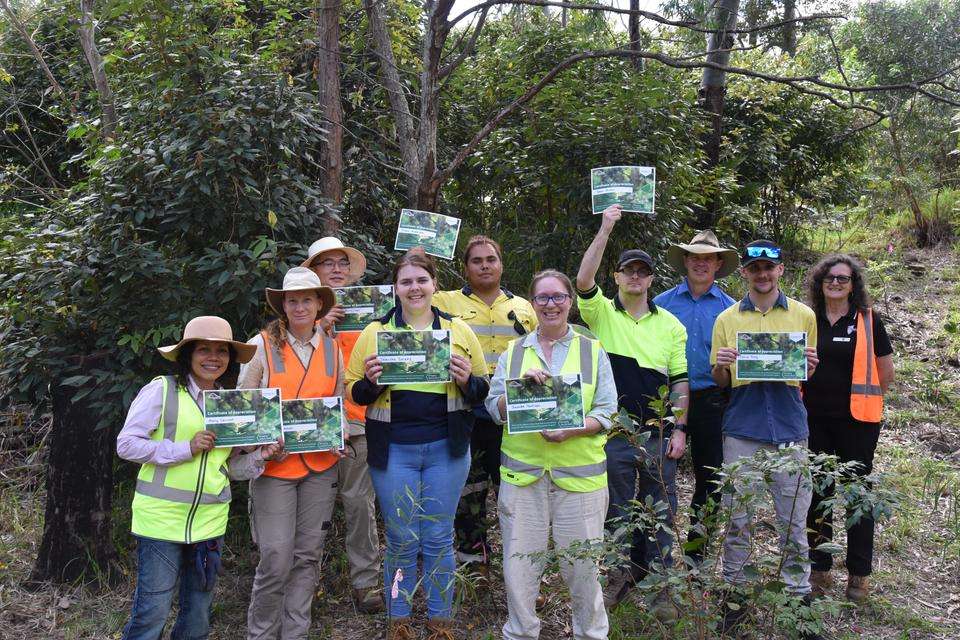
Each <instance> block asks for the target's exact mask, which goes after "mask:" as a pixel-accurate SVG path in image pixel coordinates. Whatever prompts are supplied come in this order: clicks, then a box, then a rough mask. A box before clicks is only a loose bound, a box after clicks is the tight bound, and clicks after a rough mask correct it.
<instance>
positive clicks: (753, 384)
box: [710, 291, 817, 444]
mask: <svg viewBox="0 0 960 640" xmlns="http://www.w3.org/2000/svg"><path fill="white" fill-rule="evenodd" d="M738 331H744V332H753V333H756V332H778V333H779V332H796V331H805V332H806V333H807V344H808V345H811V346H812V345H814V344H816V343H817V319H816V317H815V316H814V313H813V309H811V308H810V307H808V306H807V305H805V304H803V303H802V302H799V301H797V300H794V299H792V298H788V297H787V296H786V295H784V293H783V292H782V291H781V292H780V293H779V295H778V296H777V300H776V302H775V303H774V304H773V306H772V307H771V308H770V309H768V310H767V311H765V312H761V311H759V310H758V309H757V308H756V307H755V306H754V304H753V301H751V300H750V296H749V295H747V296H745V297H744V298H743V300H741V301H740V302H739V304H735V305H733V306H732V307H729V308H728V309H727V310H726V311H724V312H723V313H721V314H720V315H719V316H718V317H717V321H716V322H715V323H714V325H713V347H712V349H711V351H710V363H711V364H716V362H717V351H718V350H719V349H721V348H723V347H732V348H736V346H737V332H738ZM733 374H734V368H733V367H731V368H730V378H731V380H730V383H731V386H732V387H733V390H732V391H731V393H730V403H729V404H728V405H727V409H726V412H725V413H724V414H723V426H722V429H723V433H724V435H728V436H734V437H737V438H744V439H746V440H756V441H758V442H769V443H773V444H782V443H787V442H799V441H801V440H806V439H807V435H808V434H809V430H808V428H807V410H806V409H805V408H804V406H803V401H802V400H801V399H800V389H799V386H800V383H799V382H796V381H792V380H791V381H783V382H780V381H777V382H770V381H750V380H740V379H738V378H736V377H735V376H734V375H733Z"/></svg>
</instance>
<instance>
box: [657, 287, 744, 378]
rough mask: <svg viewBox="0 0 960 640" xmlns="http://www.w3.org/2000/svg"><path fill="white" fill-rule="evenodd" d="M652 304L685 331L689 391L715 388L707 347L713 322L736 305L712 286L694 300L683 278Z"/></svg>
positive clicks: (708, 347)
mask: <svg viewBox="0 0 960 640" xmlns="http://www.w3.org/2000/svg"><path fill="white" fill-rule="evenodd" d="M653 301H654V302H655V303H656V304H657V305H658V306H660V308H662V309H666V310H667V311H669V312H670V313H672V314H673V315H675V316H676V317H677V320H679V321H680V322H681V323H682V324H683V326H684V327H685V328H686V330H687V375H689V376H690V389H691V390H693V391H700V390H702V389H708V388H710V387H715V386H717V383H716V382H714V380H713V375H711V373H710V369H711V366H710V347H711V345H712V342H713V323H714V322H715V321H716V319H717V316H719V315H720V314H721V313H722V312H723V311H724V309H726V308H727V307H729V306H731V305H733V304H736V300H734V299H733V298H731V297H730V296H728V295H727V294H726V293H725V292H724V291H723V289H721V288H720V287H719V286H717V284H716V283H713V284H712V285H711V286H710V288H709V289H707V291H706V292H704V293H703V295H701V296H700V297H699V298H694V297H693V293H691V291H690V283H689V282H688V281H687V279H686V278H684V279H683V281H682V282H681V283H680V284H678V285H677V286H675V287H673V288H672V289H668V290H666V291H664V292H663V293H661V294H660V295H658V296H657V297H656V298H654V299H653Z"/></svg>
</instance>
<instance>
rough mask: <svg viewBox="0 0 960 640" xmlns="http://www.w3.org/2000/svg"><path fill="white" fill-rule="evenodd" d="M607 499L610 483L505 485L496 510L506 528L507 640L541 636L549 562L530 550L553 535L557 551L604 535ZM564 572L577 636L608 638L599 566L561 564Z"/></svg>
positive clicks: (593, 639)
mask: <svg viewBox="0 0 960 640" xmlns="http://www.w3.org/2000/svg"><path fill="white" fill-rule="evenodd" d="M608 502H609V492H608V490H607V488H606V487H604V488H603V489H600V490H598V491H590V492H587V493H575V492H572V491H565V490H563V489H561V488H559V487H558V486H557V485H555V484H553V482H552V481H551V480H550V478H549V477H547V476H544V477H542V478H540V479H539V480H537V481H536V482H534V483H533V484H530V485H527V486H525V487H518V486H516V485H514V484H510V483H509V482H501V483H500V496H499V498H498V501H497V509H498V511H499V513H500V528H501V530H502V532H503V578H504V582H505V583H506V591H507V622H506V624H504V625H503V638H504V640H536V639H537V638H539V637H540V619H539V618H538V617H537V610H536V601H537V594H539V592H540V577H541V576H542V575H543V570H544V564H543V562H534V561H533V560H531V558H530V556H529V554H531V553H534V552H537V551H545V550H546V549H547V545H548V541H549V538H550V537H551V534H552V536H553V546H554V548H556V549H562V548H564V547H567V546H569V545H570V543H572V542H573V541H575V540H594V539H600V538H603V521H604V518H605V517H606V515H607V503H608ZM560 575H561V576H562V577H563V581H564V582H565V583H566V585H567V588H568V589H569V590H570V597H571V599H572V601H573V603H572V604H573V638H574V640H605V639H606V637H607V631H608V628H609V625H608V622H607V611H606V609H604V607H603V591H602V590H601V588H600V581H599V570H598V568H597V564H596V563H595V562H591V561H586V560H584V561H578V562H572V563H571V562H561V563H560Z"/></svg>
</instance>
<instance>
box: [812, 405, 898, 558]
mask: <svg viewBox="0 0 960 640" xmlns="http://www.w3.org/2000/svg"><path fill="white" fill-rule="evenodd" d="M809 425H810V440H809V445H808V446H809V447H810V451H811V453H828V454H831V455H835V456H837V458H839V459H840V462H853V461H856V462H859V463H861V467H860V468H858V469H857V475H859V476H866V475H869V473H870V472H871V471H873V454H874V452H875V451H876V450H877V440H878V439H879V438H880V424H879V423H874V422H859V421H857V420H854V419H853V418H849V417H848V418H817V417H814V416H810V418H809ZM832 495H833V485H831V486H830V488H829V489H828V490H827V491H826V492H825V495H820V494H818V493H816V492H814V494H813V501H812V502H811V503H810V511H809V512H808V513H807V529H809V530H810V531H809V533H808V534H807V539H808V541H809V543H810V562H811V564H812V569H813V570H814V571H829V570H830V567H832V566H833V556H832V555H830V554H829V553H826V552H824V551H816V550H815V549H816V547H817V546H818V545H821V544H823V543H824V542H830V541H832V540H833V512H832V511H831V512H829V513H824V512H823V510H822V509H821V508H820V503H821V502H822V501H823V500H824V499H825V498H827V497H830V496H832ZM873 524H874V523H873V518H872V517H870V516H869V514H865V515H864V516H863V517H861V518H860V521H859V522H857V524H855V525H853V526H852V527H850V528H849V529H847V571H848V572H849V573H850V575H853V576H868V575H870V573H871V572H872V570H873Z"/></svg>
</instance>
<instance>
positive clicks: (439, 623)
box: [424, 618, 456, 640]
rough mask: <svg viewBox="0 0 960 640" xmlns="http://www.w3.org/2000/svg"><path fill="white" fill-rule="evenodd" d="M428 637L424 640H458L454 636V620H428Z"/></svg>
mask: <svg viewBox="0 0 960 640" xmlns="http://www.w3.org/2000/svg"><path fill="white" fill-rule="evenodd" d="M427 632H428V633H427V637H426V638H424V640H456V636H454V635H453V620H451V619H450V618H430V619H429V620H427Z"/></svg>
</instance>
